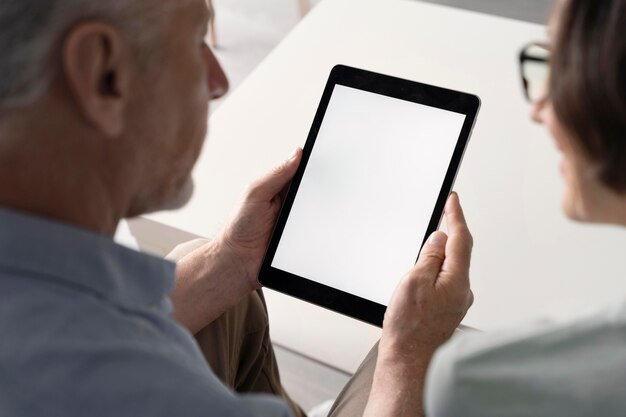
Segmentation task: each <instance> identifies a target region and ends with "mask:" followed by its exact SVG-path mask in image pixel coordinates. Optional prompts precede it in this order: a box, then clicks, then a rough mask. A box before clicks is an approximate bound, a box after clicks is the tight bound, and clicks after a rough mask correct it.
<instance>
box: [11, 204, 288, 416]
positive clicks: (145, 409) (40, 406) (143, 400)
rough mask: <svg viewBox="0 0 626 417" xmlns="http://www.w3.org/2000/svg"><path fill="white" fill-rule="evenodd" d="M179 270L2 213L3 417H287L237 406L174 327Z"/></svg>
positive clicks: (277, 404)
mask: <svg viewBox="0 0 626 417" xmlns="http://www.w3.org/2000/svg"><path fill="white" fill-rule="evenodd" d="M174 278H175V265H174V264H172V263H170V262H167V261H164V260H162V259H159V258H155V257H152V256H148V255H144V254H141V253H138V252H135V251H132V250H130V249H127V248H124V247H122V246H119V245H117V244H115V243H114V242H113V241H112V240H111V239H109V238H107V237H104V236H100V235H97V234H94V233H90V232H87V231H84V230H80V229H78V228H74V227H72V226H68V225H63V224H60V223H56V222H53V221H49V220H45V219H42V218H36V217H32V216H27V215H25V214H20V213H17V212H12V211H9V210H4V209H0V416H2V417H38V416H42V417H43V416H45V417H73V416H80V417H84V416H89V417H100V416H102V417H105V416H106V417H112V416H115V417H124V416H133V417H136V416H142V417H148V416H164V417H165V416H167V417H171V416H180V417H184V416H194V417H195V416H203V417H207V416H220V417H235V416H237V417H248V416H250V417H252V416H259V417H260V416H262V417H287V416H290V415H291V412H290V411H289V409H288V407H287V405H286V404H284V403H283V402H282V401H280V400H278V399H276V398H274V397H270V396H261V395H245V396H244V395H238V394H235V393H233V392H232V391H231V390H230V389H228V388H226V387H225V386H224V385H223V384H222V383H221V382H220V381H219V380H218V379H217V377H216V376H215V375H214V374H213V373H212V372H211V370H210V369H209V367H208V365H207V363H206V361H205V359H204V357H203V356H202V353H201V352H200V350H199V348H198V346H197V345H196V343H195V341H194V339H193V337H192V336H191V335H190V334H189V333H188V332H187V331H186V330H185V329H183V328H182V327H181V326H180V325H178V324H177V323H176V322H175V321H174V320H173V319H172V318H171V312H172V305H171V303H170V301H169V299H168V297H167V294H168V293H169V292H170V290H171V289H172V287H173V283H174Z"/></svg>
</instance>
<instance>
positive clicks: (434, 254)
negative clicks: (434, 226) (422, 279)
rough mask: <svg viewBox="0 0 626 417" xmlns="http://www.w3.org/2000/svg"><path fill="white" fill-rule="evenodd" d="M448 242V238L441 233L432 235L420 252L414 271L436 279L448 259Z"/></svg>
mask: <svg viewBox="0 0 626 417" xmlns="http://www.w3.org/2000/svg"><path fill="white" fill-rule="evenodd" d="M447 240H448V236H446V234H445V233H443V232H441V231H437V232H435V233H433V234H432V235H430V237H429V238H428V240H427V241H426V243H425V244H424V247H423V248H422V251H421V252H420V256H419V259H418V260H417V263H416V264H415V268H414V270H416V271H419V272H420V275H422V276H423V275H426V276H427V277H429V278H432V279H433V280H434V279H436V278H437V275H438V274H439V271H441V266H442V264H443V262H444V259H445V257H446V241H447Z"/></svg>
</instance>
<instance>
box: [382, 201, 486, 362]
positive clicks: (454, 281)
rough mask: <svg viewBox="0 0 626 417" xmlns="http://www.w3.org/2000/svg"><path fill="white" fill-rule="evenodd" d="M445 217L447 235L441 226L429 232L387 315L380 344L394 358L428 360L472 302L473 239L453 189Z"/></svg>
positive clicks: (409, 360)
mask: <svg viewBox="0 0 626 417" xmlns="http://www.w3.org/2000/svg"><path fill="white" fill-rule="evenodd" d="M445 216H446V223H447V226H448V231H449V237H448V236H446V234H445V233H443V232H441V231H437V232H435V233H433V234H432V235H431V237H430V238H429V240H428V242H427V243H426V245H424V248H423V249H422V252H421V254H420V257H419V259H418V261H417V263H416V264H415V267H414V268H413V269H412V270H411V271H409V273H408V274H407V275H406V276H405V277H404V279H403V280H402V282H401V283H400V284H399V286H398V288H397V289H396V291H395V293H394V295H393V297H392V300H391V302H390V304H389V308H388V309H387V312H386V314H385V320H384V324H383V336H382V338H381V346H380V349H381V351H387V352H388V353H390V354H391V355H393V356H395V357H396V360H398V359H400V358H404V359H406V360H407V361H408V363H410V362H411V361H412V360H415V361H420V360H421V361H424V360H429V358H430V355H432V354H433V353H434V351H435V350H436V349H437V348H438V347H439V346H441V345H442V344H443V343H444V342H445V341H447V340H448V339H449V338H450V336H451V335H452V334H453V332H454V330H455V329H456V328H457V327H458V325H459V324H460V323H461V320H462V319H463V317H464V316H465V314H466V313H467V311H468V309H469V308H470V307H471V305H472V303H473V301H474V296H473V293H472V291H471V290H470V282H469V267H470V257H471V252H472V246H473V240H472V236H471V234H470V232H469V229H468V227H467V224H466V222H465V216H464V214H463V210H462V209H461V205H460V203H459V198H458V196H457V195H456V193H453V194H452V195H451V196H450V198H449V199H448V202H447V204H446V208H445ZM398 355H399V356H398Z"/></svg>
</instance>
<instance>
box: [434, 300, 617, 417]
mask: <svg viewBox="0 0 626 417" xmlns="http://www.w3.org/2000/svg"><path fill="white" fill-rule="evenodd" d="M425 405H426V415H427V416H428V417H453V416H454V417H496V416H497V417H509V416H510V417H513V416H515V417H526V416H528V417H531V416H532V417H548V416H550V417H577V416H598V417H612V416H620V417H622V416H626V305H617V306H615V307H612V308H608V309H605V310H602V311H600V312H596V313H594V314H590V315H588V316H586V317H584V318H581V319H579V320H577V321H575V322H570V323H568V324H558V325H556V324H552V325H534V326H529V327H526V328H517V329H515V330H512V331H509V332H499V333H479V332H472V333H465V334H461V335H458V336H456V337H454V338H453V339H452V340H451V341H450V342H449V343H447V344H446V345H444V347H443V348H442V349H440V350H439V351H438V352H437V353H436V355H435V357H434V359H433V362H432V364H431V367H430V369H429V372H428V377H427V384H426V393H425Z"/></svg>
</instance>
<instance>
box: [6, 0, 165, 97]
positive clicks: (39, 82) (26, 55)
mask: <svg viewBox="0 0 626 417" xmlns="http://www.w3.org/2000/svg"><path fill="white" fill-rule="evenodd" d="M176 2H177V1H173V0H160V1H158V2H155V1H151V0H0V108H2V107H5V108H6V107H19V106H23V105H28V104H30V103H32V102H33V101H35V100H36V99H37V98H39V97H40V96H41V95H42V94H44V93H45V91H47V89H48V87H49V85H50V82H51V80H52V78H53V76H54V73H55V68H56V67H57V66H58V62H55V52H56V53H57V54H58V51H59V50H60V44H61V42H62V39H63V36H64V35H65V33H66V32H67V31H68V30H69V29H70V28H71V27H72V26H73V25H75V24H76V23H78V22H80V21H83V20H87V19H98V20H103V21H106V22H109V23H110V24H112V25H114V26H116V27H117V28H118V29H119V30H120V31H122V33H123V34H124V35H126V36H127V37H128V39H129V40H130V41H131V42H133V44H134V45H135V46H136V49H137V52H139V53H140V54H139V55H141V52H142V51H143V50H144V49H145V45H142V44H145V43H146V42H148V41H150V40H152V39H153V38H154V37H155V35H156V34H157V33H158V29H159V28H158V26H161V25H160V24H159V23H158V22H157V20H156V18H157V16H159V15H162V13H154V12H155V11H156V10H157V9H159V11H162V8H159V7H158V3H176ZM155 26H157V27H156V28H155ZM57 56H58V55H57Z"/></svg>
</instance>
